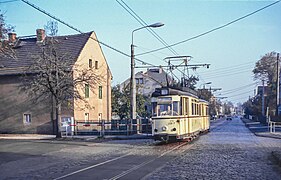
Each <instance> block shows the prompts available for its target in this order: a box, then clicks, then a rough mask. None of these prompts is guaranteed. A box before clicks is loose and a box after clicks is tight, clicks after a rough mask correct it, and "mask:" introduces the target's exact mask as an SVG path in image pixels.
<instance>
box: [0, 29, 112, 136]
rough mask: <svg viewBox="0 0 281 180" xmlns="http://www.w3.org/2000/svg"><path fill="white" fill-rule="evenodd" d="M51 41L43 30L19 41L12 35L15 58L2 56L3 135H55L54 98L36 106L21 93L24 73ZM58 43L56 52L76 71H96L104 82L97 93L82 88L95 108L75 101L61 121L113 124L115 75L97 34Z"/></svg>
mask: <svg viewBox="0 0 281 180" xmlns="http://www.w3.org/2000/svg"><path fill="white" fill-rule="evenodd" d="M48 38H50V37H47V36H46V35H45V31H44V30H42V29H38V30H37V31H36V36H30V37H23V38H17V37H16V34H15V33H10V34H9V40H8V41H9V44H11V45H12V47H13V49H12V51H13V57H9V56H4V55H1V56H0V133H39V134H53V133H54V118H53V117H54V116H53V113H52V112H53V109H54V108H53V107H52V103H51V101H52V98H50V99H47V100H45V101H41V102H36V103H35V102H34V101H33V99H32V97H30V96H27V94H26V93H25V92H23V91H20V86H21V81H22V74H23V72H24V71H25V69H26V68H28V67H29V66H30V65H31V64H32V63H33V62H32V58H31V57H32V56H35V55H38V53H41V51H40V48H42V46H44V43H45V41H46V40H47V39H48ZM55 39H56V40H57V41H58V45H57V46H58V47H57V48H58V49H59V50H60V52H64V53H65V54H67V55H68V56H69V58H68V60H69V61H70V62H71V63H72V65H73V67H79V68H80V69H83V68H84V69H87V68H94V69H95V72H96V73H97V74H99V75H100V76H101V77H102V78H103V79H102V81H101V82H100V83H99V84H98V85H97V87H96V88H95V89H91V90H90V91H89V86H87V85H86V84H85V87H82V88H81V93H85V96H84V97H85V101H87V103H88V104H90V105H91V106H92V107H93V108H87V107H86V106H85V101H78V100H73V101H72V102H71V103H73V105H74V106H73V108H68V107H67V105H65V106H63V107H62V112H61V117H62V120H69V119H70V118H74V119H75V120H80V121H97V120H110V119H111V79H112V74H111V72H110V69H109V67H108V64H107V61H106V59H105V56H104V54H103V52H102V49H101V47H100V45H99V43H98V41H97V37H96V34H95V33H94V32H89V33H84V34H77V35H67V36H57V37H55ZM73 71H75V70H73ZM74 73H75V72H74ZM87 90H88V92H86V91H87ZM84 91H85V92H84ZM81 107H84V108H81Z"/></svg>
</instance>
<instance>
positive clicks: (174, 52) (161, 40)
mask: <svg viewBox="0 0 281 180" xmlns="http://www.w3.org/2000/svg"><path fill="white" fill-rule="evenodd" d="M116 2H117V3H118V4H119V5H120V6H121V7H122V8H123V9H125V10H126V11H127V12H128V13H129V14H130V15H131V16H132V17H133V18H134V19H135V20H137V21H138V22H139V23H140V24H141V25H142V26H148V24H147V23H146V22H145V21H144V20H143V19H142V18H141V17H140V16H139V15H138V14H137V13H136V12H135V11H134V10H133V9H132V8H131V7H130V6H129V5H127V4H126V3H125V2H124V1H123V0H121V2H122V3H123V4H122V3H120V2H119V1H118V0H116ZM146 30H147V31H149V32H150V34H152V35H153V36H154V37H155V38H156V39H157V40H158V41H159V42H160V43H161V44H163V45H164V46H165V47H166V46H169V44H168V43H167V42H166V41H165V40H164V39H163V38H161V37H160V36H159V35H158V34H157V33H156V32H155V31H154V30H153V29H152V28H150V27H148V28H146ZM167 48H168V49H169V50H170V51H171V52H172V53H173V54H174V55H178V53H177V52H176V51H175V50H174V49H173V48H172V47H167Z"/></svg>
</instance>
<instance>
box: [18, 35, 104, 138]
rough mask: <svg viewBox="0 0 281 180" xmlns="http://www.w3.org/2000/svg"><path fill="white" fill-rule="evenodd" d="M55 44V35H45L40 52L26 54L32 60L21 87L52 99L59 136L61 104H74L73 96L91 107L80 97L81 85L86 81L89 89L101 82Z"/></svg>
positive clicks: (31, 94) (99, 77)
mask: <svg viewBox="0 0 281 180" xmlns="http://www.w3.org/2000/svg"><path fill="white" fill-rule="evenodd" d="M58 45H59V41H58V40H57V39H56V38H55V37H48V38H45V40H44V46H41V52H40V55H38V56H32V57H30V58H31V59H32V62H33V63H32V65H31V66H30V67H29V68H28V70H27V71H26V73H25V76H24V78H23V85H22V90H23V91H25V92H28V94H29V95H30V96H31V97H33V98H34V100H35V101H40V100H45V99H49V100H50V99H51V100H53V104H54V107H55V117H56V118H55V121H56V130H55V132H56V136H57V137H61V133H60V129H59V127H60V114H61V107H62V105H66V104H70V106H69V107H68V108H74V104H73V102H74V100H79V101H83V102H85V104H86V106H87V108H93V107H92V106H91V105H90V104H87V101H86V100H85V99H84V93H82V92H84V89H83V88H85V84H87V85H88V87H89V89H91V90H93V89H95V88H96V86H97V85H98V84H100V83H102V78H101V75H98V74H96V73H95V71H94V69H89V68H83V67H79V66H77V65H74V62H73V59H72V58H71V57H70V56H68V55H67V54H66V53H64V52H60V51H59V49H58ZM64 107H65V106H64ZM82 108H83V107H82Z"/></svg>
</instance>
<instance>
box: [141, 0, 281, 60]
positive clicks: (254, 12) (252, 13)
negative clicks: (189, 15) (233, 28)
mask: <svg viewBox="0 0 281 180" xmlns="http://www.w3.org/2000/svg"><path fill="white" fill-rule="evenodd" d="M279 2H280V0H279V1H275V2H273V3H271V4H269V5H267V6H264V7H262V8H260V9H258V10H256V11H253V12H251V13H249V14H246V15H245V16H242V17H240V18H237V19H235V20H233V21H230V22H228V23H226V24H224V25H221V26H218V27H216V28H214V29H211V30H209V31H206V32H204V33H201V34H199V35H197V36H193V37H191V38H188V39H185V40H183V41H180V42H177V43H174V44H171V45H168V46H165V47H162V48H158V49H154V50H151V51H147V52H144V53H139V54H136V56H141V55H145V54H149V53H153V52H156V51H160V50H163V49H166V48H169V47H173V46H176V45H179V44H182V43H185V42H187V41H191V40H193V39H197V38H199V37H201V36H205V35H207V34H210V33H212V32H214V31H217V30H220V29H222V28H225V27H227V26H229V25H231V24H233V23H236V22H238V21H240V20H242V19H245V18H247V17H249V16H251V15H254V14H256V13H258V12H260V11H262V10H264V9H266V8H269V7H271V6H273V5H275V4H277V3H279Z"/></svg>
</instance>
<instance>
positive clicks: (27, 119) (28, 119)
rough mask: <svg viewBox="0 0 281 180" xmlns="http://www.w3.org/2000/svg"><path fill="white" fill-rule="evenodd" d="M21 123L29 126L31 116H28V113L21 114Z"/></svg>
mask: <svg viewBox="0 0 281 180" xmlns="http://www.w3.org/2000/svg"><path fill="white" fill-rule="evenodd" d="M23 123H24V124H31V114H29V113H24V114H23Z"/></svg>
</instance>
